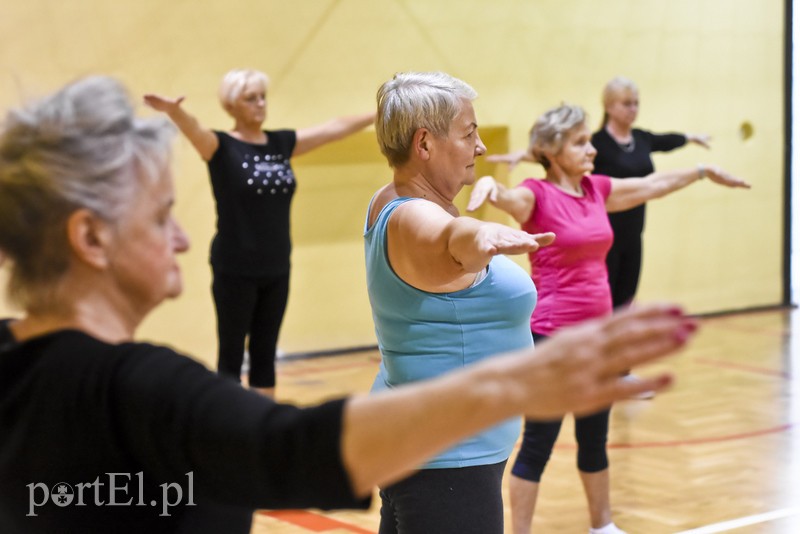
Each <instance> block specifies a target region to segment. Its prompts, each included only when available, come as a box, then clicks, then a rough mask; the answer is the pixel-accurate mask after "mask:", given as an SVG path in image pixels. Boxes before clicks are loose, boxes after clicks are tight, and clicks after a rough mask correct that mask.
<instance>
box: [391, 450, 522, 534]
mask: <svg viewBox="0 0 800 534" xmlns="http://www.w3.org/2000/svg"><path fill="white" fill-rule="evenodd" d="M505 467H506V462H505V461H503V462H500V463H497V464H492V465H478V466H473V467H458V468H452V469H422V470H420V471H418V472H417V473H415V474H413V475H411V476H410V477H408V478H407V479H405V480H401V481H400V482H398V483H396V484H393V485H391V486H387V487H386V488H382V489H381V491H380V496H381V525H380V528H379V530H378V534H433V533H436V534H503V495H502V492H501V485H502V482H503V472H504V471H505Z"/></svg>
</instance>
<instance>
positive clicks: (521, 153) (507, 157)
mask: <svg viewBox="0 0 800 534" xmlns="http://www.w3.org/2000/svg"><path fill="white" fill-rule="evenodd" d="M527 154H528V151H527V150H517V151H516V152H509V153H508V154H492V155H491V156H486V161H488V162H489V163H506V164H507V165H508V170H511V169H513V168H514V167H516V166H517V165H518V164H519V162H520V161H522V160H524V159H525V156H526V155H527Z"/></svg>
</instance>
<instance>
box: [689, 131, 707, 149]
mask: <svg viewBox="0 0 800 534" xmlns="http://www.w3.org/2000/svg"><path fill="white" fill-rule="evenodd" d="M686 141H687V142H689V143H694V144H696V145H700V146H701V147H703V148H711V136H710V135H708V134H686Z"/></svg>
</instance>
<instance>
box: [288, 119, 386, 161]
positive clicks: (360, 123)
mask: <svg viewBox="0 0 800 534" xmlns="http://www.w3.org/2000/svg"><path fill="white" fill-rule="evenodd" d="M373 122H375V112H374V111H373V112H370V113H364V114H363V115H352V116H347V117H337V118H335V119H332V120H329V121H328V122H324V123H322V124H318V125H316V126H310V127H308V128H303V129H301V130H297V143H296V144H295V146H294V152H293V153H292V155H293V156H299V155H301V154H305V153H306V152H310V151H311V150H314V149H315V148H318V147H321V146H322V145H324V144H327V143H330V142H332V141H338V140H339V139H343V138H345V137H347V136H348V135H351V134H354V133H356V132H357V131H359V130H363V129H364V128H366V127H367V126H369V125H370V124H372V123H373Z"/></svg>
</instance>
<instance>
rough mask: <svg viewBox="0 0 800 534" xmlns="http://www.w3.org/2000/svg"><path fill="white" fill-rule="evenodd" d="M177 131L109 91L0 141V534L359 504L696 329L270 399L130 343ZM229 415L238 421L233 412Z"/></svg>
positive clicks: (55, 101) (591, 395)
mask: <svg viewBox="0 0 800 534" xmlns="http://www.w3.org/2000/svg"><path fill="white" fill-rule="evenodd" d="M172 131H173V128H172V127H171V125H170V124H169V123H168V122H167V121H165V120H163V119H161V118H148V119H140V118H137V117H136V116H135V115H134V113H133V107H132V105H131V102H130V99H129V98H128V95H127V93H126V91H125V90H124V88H123V87H122V86H121V85H120V84H119V83H118V82H117V81H115V80H113V79H111V78H106V77H89V78H85V79H81V80H78V81H76V82H73V83H71V84H69V85H67V86H65V87H64V88H62V89H61V90H59V91H57V92H55V93H54V94H52V95H50V96H47V97H46V98H44V99H42V100H40V101H38V102H35V103H32V104H30V105H28V106H26V107H24V108H20V109H14V110H11V111H10V112H9V113H8V115H7V117H6V118H5V121H4V122H3V126H2V128H1V129H0V258H5V261H6V262H7V267H8V273H9V279H8V285H7V290H8V294H9V297H10V298H11V300H12V302H14V303H15V304H17V305H18V306H19V307H20V308H22V309H23V310H24V313H23V315H22V316H21V317H20V318H16V319H13V320H12V319H6V320H0V436H2V440H0V480H2V484H0V532H3V533H4V534H23V533H24V534H37V533H50V532H65V533H77V532H80V533H99V532H109V531H113V532H115V533H137V534H140V533H142V532H146V533H150V534H155V533H162V532H163V533H167V532H192V533H197V534H201V533H206V532H208V533H220V532H224V533H226V534H245V533H247V532H249V531H250V523H251V518H252V512H253V509H255V508H302V507H316V508H359V507H365V506H367V505H368V504H369V502H368V497H369V496H370V495H371V493H372V488H373V486H374V485H376V484H382V485H383V484H389V483H392V482H394V481H397V480H399V479H400V478H401V477H403V476H406V475H408V474H409V473H410V472H411V470H412V469H413V468H414V467H415V466H416V465H418V464H419V463H420V462H423V461H424V460H425V459H426V458H429V457H430V456H432V455H433V454H435V453H437V452H438V451H440V450H442V449H443V448H445V447H447V446H449V445H451V444H453V443H454V442H456V441H458V440H461V439H464V438H465V437H467V436H469V435H472V434H474V433H476V432H479V431H481V430H482V429H484V428H486V427H488V426H490V425H493V424H496V423H498V422H500V421H503V420H506V419H508V418H510V417H514V416H519V415H521V414H524V415H526V416H527V417H531V418H542V419H548V418H552V417H555V416H558V415H560V414H563V413H564V412H567V411H571V410H592V409H596V408H597V407H598V406H602V405H604V404H606V403H608V402H611V401H613V400H615V399H619V398H624V397H627V396H630V395H633V394H636V393H637V392H640V391H641V390H642V389H643V388H656V389H662V388H664V387H666V386H667V385H669V383H670V381H671V377H670V376H669V375H667V374H660V375H658V376H655V377H653V378H651V379H648V380H647V381H645V382H644V383H643V384H642V385H641V386H638V385H631V384H627V383H624V382H622V381H620V380H619V379H618V377H617V373H618V371H619V370H620V369H623V368H625V367H629V366H631V365H637V364H640V363H647V362H650V361H653V360H655V359H657V358H659V357H662V356H665V355H667V354H670V353H673V352H674V351H676V350H677V349H679V348H680V347H682V346H683V345H684V344H685V343H686V341H687V340H688V339H689V338H690V337H691V335H692V333H693V331H694V329H695V326H696V325H695V323H694V322H693V321H692V320H691V319H687V318H686V317H685V316H684V315H683V314H682V313H681V311H680V309H678V308H677V307H675V306H669V305H660V306H650V307H647V308H643V309H640V310H635V311H631V312H630V313H628V314H625V315H624V316H621V317H620V318H619V319H617V318H613V319H611V320H607V321H598V322H595V323H593V324H591V325H586V326H583V327H581V328H577V329H573V330H572V331H571V332H569V333H564V334H563V335H560V336H556V338H555V339H553V340H552V341H551V342H549V343H548V344H547V345H546V346H543V347H541V348H539V349H538V352H537V357H536V358H532V357H531V352H530V351H529V350H522V351H518V352H517V353H516V354H509V355H506V356H503V357H498V358H493V359H491V360H490V361H487V362H484V363H482V364H477V365H474V366H472V367H471V368H470V369H469V370H466V371H463V372H458V373H453V374H450V375H448V376H447V377H444V378H441V379H437V380H430V381H426V382H425V383H421V384H415V385H410V386H407V387H405V388H400V389H398V390H396V391H390V392H386V393H383V394H375V395H354V396H352V397H350V398H347V399H337V400H331V401H329V402H326V403H324V404H321V405H318V406H312V407H306V408H297V407H294V406H290V405H284V404H278V403H276V402H274V401H273V400H272V399H270V398H267V397H265V396H262V395H256V394H254V393H252V392H250V391H247V390H244V389H242V388H241V387H239V386H238V385H237V384H235V383H234V382H231V381H230V380H227V379H225V378H222V377H220V376H218V375H217V374H214V373H211V372H209V371H208V370H206V369H205V368H204V367H203V366H202V365H200V364H199V363H197V362H196V361H194V360H192V359H190V358H187V357H185V356H183V355H180V354H178V353H176V352H175V351H174V350H172V349H170V348H167V347H163V346H158V345H153V344H149V343H141V342H136V341H135V337H136V330H137V328H138V326H139V325H140V324H141V322H142V321H143V320H144V319H145V317H146V316H147V314H148V313H149V312H150V311H152V310H153V309H154V308H155V307H156V306H158V305H159V304H160V303H161V302H162V301H163V300H164V299H167V298H173V297H176V296H177V295H178V294H179V293H180V292H181V284H182V283H181V275H180V270H179V267H178V264H177V257H176V256H177V255H178V254H180V253H182V252H184V251H186V250H187V248H188V246H189V243H188V240H187V238H186V235H185V234H184V233H183V230H182V229H181V227H180V225H179V224H178V223H177V221H176V220H175V219H174V217H173V215H172V206H173V204H174V203H175V196H174V192H173V180H172V175H171V172H170V142H171V139H172ZM231 411H235V413H236V417H231V416H230V413H231Z"/></svg>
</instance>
